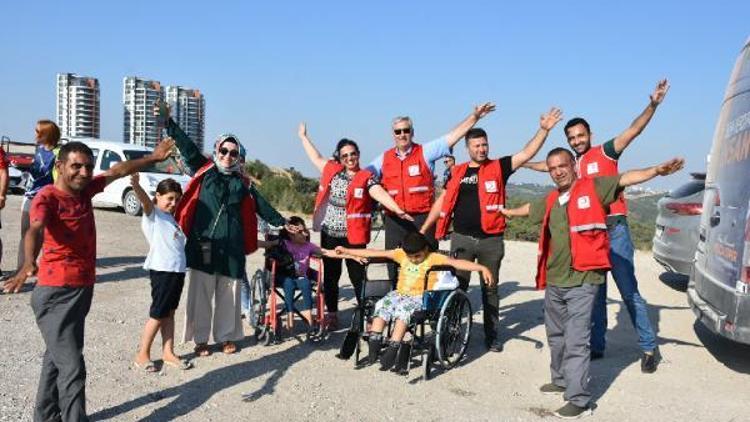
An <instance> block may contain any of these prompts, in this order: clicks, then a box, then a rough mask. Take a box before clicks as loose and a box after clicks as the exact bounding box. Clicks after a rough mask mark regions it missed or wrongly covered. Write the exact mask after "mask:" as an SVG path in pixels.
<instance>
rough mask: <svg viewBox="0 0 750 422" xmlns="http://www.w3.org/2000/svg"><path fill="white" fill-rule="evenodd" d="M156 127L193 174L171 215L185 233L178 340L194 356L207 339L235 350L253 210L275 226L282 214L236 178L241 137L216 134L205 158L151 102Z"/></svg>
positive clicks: (203, 350) (253, 237)
mask: <svg viewBox="0 0 750 422" xmlns="http://www.w3.org/2000/svg"><path fill="white" fill-rule="evenodd" d="M155 112H156V115H157V116H158V118H159V124H160V126H161V127H165V128H166V130H167V133H168V134H169V136H171V137H172V138H174V140H175V142H176V145H177V147H178V148H179V150H180V153H181V154H182V157H183V158H184V160H185V163H186V164H187V165H188V167H190V170H191V171H193V172H195V174H194V176H193V178H192V179H191V180H190V182H189V183H188V186H187V188H186V189H185V194H184V195H183V198H182V200H181V201H180V203H179V204H178V206H177V209H176V210H175V218H176V220H177V222H178V223H179V224H180V226H181V227H182V230H183V231H184V232H185V234H186V235H187V243H186V245H185V255H186V259H187V267H188V298H187V305H186V307H185V312H186V317H185V332H184V337H183V341H191V340H192V341H194V342H195V352H196V355H197V356H208V355H209V354H210V353H211V351H210V349H209V348H208V340H209V336H210V335H213V340H214V342H216V343H217V344H221V350H222V351H223V352H224V353H225V354H231V353H234V352H235V351H236V350H237V345H236V342H237V341H239V340H242V338H243V337H244V333H243V331H242V322H241V321H242V313H241V297H240V296H241V293H240V291H241V287H240V286H241V283H240V280H241V279H242V278H243V276H244V274H245V256H246V255H248V254H251V253H253V252H254V251H255V250H256V249H257V241H258V238H257V237H258V223H257V217H256V213H257V214H258V215H259V216H260V217H261V218H262V219H263V220H265V221H266V222H268V223H269V224H272V225H275V226H282V225H284V224H285V220H284V218H283V217H282V216H281V215H280V214H279V213H278V212H277V211H276V210H274V209H273V207H271V206H270V205H269V204H268V203H267V202H266V201H265V200H264V199H263V198H262V197H261V196H260V195H259V194H258V192H256V191H255V189H254V187H253V186H252V185H251V184H250V183H249V181H248V180H247V179H246V178H245V177H244V176H243V174H242V172H241V163H240V142H239V140H238V138H237V137H236V136H234V135H232V134H224V135H221V136H220V137H219V138H218V140H217V141H216V144H215V146H214V151H213V155H212V157H211V158H206V157H205V156H204V155H203V154H202V153H201V151H200V150H199V149H198V147H197V146H196V145H195V143H193V141H191V140H190V138H189V137H188V136H187V135H186V134H185V133H184V132H183V131H182V129H180V127H179V126H178V125H177V123H175V121H174V120H172V119H171V118H170V117H169V108H168V107H167V106H166V104H164V103H159V104H157V107H156V110H155Z"/></svg>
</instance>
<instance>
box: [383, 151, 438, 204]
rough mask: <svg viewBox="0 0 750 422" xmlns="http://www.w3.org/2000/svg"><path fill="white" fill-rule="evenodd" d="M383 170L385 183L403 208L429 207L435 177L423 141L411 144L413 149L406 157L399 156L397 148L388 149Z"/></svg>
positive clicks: (386, 188) (384, 156)
mask: <svg viewBox="0 0 750 422" xmlns="http://www.w3.org/2000/svg"><path fill="white" fill-rule="evenodd" d="M381 172H382V177H381V183H382V184H383V187H384V188H385V190H386V191H388V194H389V195H391V196H392V197H393V199H394V200H395V201H396V203H397V204H398V206H399V207H401V209H402V210H404V211H406V212H408V213H417V214H421V213H426V212H429V211H430V206H431V205H432V197H433V192H434V189H435V188H434V186H433V184H434V182H435V181H434V180H433V177H432V171H431V170H430V167H429V166H428V165H427V162H426V161H425V159H424V154H423V153H422V146H421V145H418V144H412V151H411V153H410V154H409V155H408V156H407V157H406V159H404V160H401V159H399V158H398V157H397V156H396V148H391V149H389V150H387V151H386V152H385V154H383V169H382V171H381Z"/></svg>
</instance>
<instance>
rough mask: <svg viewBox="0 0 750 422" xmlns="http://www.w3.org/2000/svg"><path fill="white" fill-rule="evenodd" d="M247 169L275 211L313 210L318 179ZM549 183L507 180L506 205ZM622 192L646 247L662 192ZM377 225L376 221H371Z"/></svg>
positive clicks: (528, 228)
mask: <svg viewBox="0 0 750 422" xmlns="http://www.w3.org/2000/svg"><path fill="white" fill-rule="evenodd" d="M247 171H248V174H250V175H251V176H252V177H253V178H254V179H255V180H256V181H257V185H258V190H259V191H260V192H261V194H262V195H263V196H264V197H265V198H266V199H268V201H270V202H271V204H273V206H274V207H276V208H277V209H279V210H283V211H287V212H293V213H298V214H305V215H309V214H312V212H313V206H314V202H315V195H316V193H317V192H318V179H313V178H310V177H305V176H303V175H302V174H301V173H300V172H299V171H297V170H295V169H294V168H288V169H281V168H275V167H269V166H268V165H266V164H264V163H263V162H261V161H260V160H254V161H250V162H248V163H247ZM550 189H552V186H551V185H539V184H535V183H518V184H516V183H511V184H510V185H508V187H507V193H508V201H507V206H508V207H509V208H512V207H516V206H519V205H521V204H523V203H526V202H529V201H533V200H535V199H538V198H541V197H543V196H544V195H545V194H546V193H547V192H549V190H550ZM632 193H633V196H632V197H630V196H631V195H630V192H628V193H626V196H629V197H630V198H629V199H628V209H629V217H628V222H629V224H630V230H631V233H632V236H633V243H634V244H635V246H636V248H638V249H650V248H651V238H652V237H653V235H654V222H655V221H656V214H657V208H656V202H657V201H658V200H659V198H661V197H662V196H663V193H660V192H654V191H650V190H648V189H639V190H635V191H633V192H632ZM375 224H377V222H376V223H375ZM505 237H506V238H507V239H511V240H526V241H533V242H535V241H537V239H538V237H539V227H538V226H532V225H531V224H530V223H529V222H528V221H527V220H526V219H522V218H521V219H513V220H511V221H510V222H509V223H508V229H507V231H506V234H505Z"/></svg>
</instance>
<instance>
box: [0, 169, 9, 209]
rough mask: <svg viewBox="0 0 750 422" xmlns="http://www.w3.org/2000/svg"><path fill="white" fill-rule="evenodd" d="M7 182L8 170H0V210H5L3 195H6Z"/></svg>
mask: <svg viewBox="0 0 750 422" xmlns="http://www.w3.org/2000/svg"><path fill="white" fill-rule="evenodd" d="M9 182H10V177H9V176H8V168H7V167H6V168H4V169H0V210H1V209H3V208H5V195H7V194H8V183H9Z"/></svg>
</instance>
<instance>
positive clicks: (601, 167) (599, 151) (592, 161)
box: [576, 145, 628, 215]
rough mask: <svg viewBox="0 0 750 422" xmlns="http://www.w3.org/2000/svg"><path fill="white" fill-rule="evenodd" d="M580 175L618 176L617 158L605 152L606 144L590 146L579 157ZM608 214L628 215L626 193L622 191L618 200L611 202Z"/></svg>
mask: <svg viewBox="0 0 750 422" xmlns="http://www.w3.org/2000/svg"><path fill="white" fill-rule="evenodd" d="M576 170H577V172H578V177H579V178H583V177H599V176H617V175H618V174H619V173H620V172H619V171H618V169H617V160H613V159H612V158H610V157H608V156H607V154H605V153H604V146H603V145H597V146H595V147H591V148H589V150H588V151H586V153H585V154H583V155H582V156H580V157H578V161H577V163H576ZM608 215H628V207H627V205H626V204H625V194H624V193H622V192H620V196H619V197H618V198H617V200H616V201H615V202H613V203H611V204H609V214H608Z"/></svg>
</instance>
